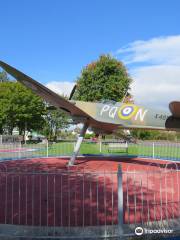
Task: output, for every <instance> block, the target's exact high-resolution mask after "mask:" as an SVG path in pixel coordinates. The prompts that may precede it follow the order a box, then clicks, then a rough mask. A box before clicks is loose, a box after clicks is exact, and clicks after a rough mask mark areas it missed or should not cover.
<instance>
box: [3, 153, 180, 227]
mask: <svg viewBox="0 0 180 240" xmlns="http://www.w3.org/2000/svg"><path fill="white" fill-rule="evenodd" d="M67 161H68V159H66V158H48V159H45V158H42V159H26V160H15V161H6V162H2V163H0V192H1V194H0V223H7V224H21V225H37V226H42V225H43V226H47V225H48V226H88V225H104V224H107V225H111V224H116V223H117V216H118V213H117V212H118V211H117V206H118V205H117V201H118V199H117V169H118V165H121V167H122V170H123V203H124V216H123V218H124V222H125V223H134V222H141V223H142V222H147V221H157V220H158V221H159V220H164V219H172V218H177V217H178V216H180V207H179V201H180V187H179V182H180V173H179V171H174V170H175V169H178V168H180V164H174V163H172V162H170V163H169V164H168V165H167V166H168V169H169V170H168V171H167V170H165V167H166V164H167V163H168V162H167V161H163V160H161V161H160V160H148V159H139V158H117V157H116V158H104V157H101V158H99V157H98V158H95V157H88V158H79V159H78V161H77V164H76V166H75V167H71V168H67V166H66V164H67Z"/></svg>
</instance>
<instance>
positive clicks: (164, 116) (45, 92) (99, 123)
mask: <svg viewBox="0 0 180 240" xmlns="http://www.w3.org/2000/svg"><path fill="white" fill-rule="evenodd" d="M0 67H2V68H3V69H4V70H5V71H6V72H7V73H9V74H10V75H12V76H13V77H14V78H15V79H16V80H17V81H19V82H20V83H22V84H23V85H25V86H26V87H27V88H29V89H31V90H32V91H33V92H35V93H36V94H37V95H39V96H41V97H42V98H43V99H44V100H45V101H47V102H48V103H50V104H52V105H53V106H55V107H56V108H57V109H62V110H64V111H65V112H67V113H69V114H70V115H71V117H72V119H73V121H74V122H75V123H82V124H83V127H82V130H81V133H80V135H79V137H78V140H77V143H76V145H75V148H74V152H73V155H72V157H71V159H70V160H69V166H71V165H73V164H74V162H75V159H76V156H77V155H78V152H79V149H80V145H81V143H82V141H83V138H84V135H85V133H86V130H87V128H88V127H91V129H92V130H93V131H94V132H96V133H106V134H108V133H112V132H115V131H116V130H117V129H119V128H122V129H133V128H136V129H137V128H140V129H158V130H174V131H178V130H179V129H180V102H171V103H170V104H169V109H170V112H171V113H170V112H168V111H167V112H165V111H161V110H157V109H150V108H146V107H143V106H138V105H135V104H125V103H121V102H83V101H73V100H71V97H72V95H73V92H74V90H75V89H73V90H72V94H71V97H70V99H69V100H66V99H64V98H63V97H61V96H59V95H58V94H56V93H55V92H53V91H51V90H50V89H48V88H46V87H45V86H43V85H42V84H40V83H39V82H36V81H35V80H33V79H32V78H30V77H28V76H27V75H25V74H24V73H22V72H20V71H18V70H17V69H15V68H13V67H11V66H10V65H8V64H6V63H4V62H2V61H0Z"/></svg>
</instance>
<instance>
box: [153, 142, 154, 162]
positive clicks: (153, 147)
mask: <svg viewBox="0 0 180 240" xmlns="http://www.w3.org/2000/svg"><path fill="white" fill-rule="evenodd" d="M153 158H154V142H153Z"/></svg>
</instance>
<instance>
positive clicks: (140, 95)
mask: <svg viewBox="0 0 180 240" xmlns="http://www.w3.org/2000/svg"><path fill="white" fill-rule="evenodd" d="M116 54H117V55H118V56H119V57H121V60H123V61H124V62H125V63H126V64H127V66H128V68H129V69H130V74H131V76H132V78H133V80H134V81H133V84H132V86H131V89H132V90H131V92H132V94H133V95H134V98H135V101H136V102H137V103H139V104H145V105H151V106H152V107H155V106H156V107H159V108H166V109H167V108H168V105H169V102H170V101H173V100H180V35H177V36H167V37H159V38H153V39H149V40H147V41H135V42H133V43H130V44H128V45H127V46H125V47H123V48H121V49H119V50H118V51H117V52H116ZM137 64H138V65H137Z"/></svg>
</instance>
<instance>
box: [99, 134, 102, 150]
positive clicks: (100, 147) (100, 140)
mask: <svg viewBox="0 0 180 240" xmlns="http://www.w3.org/2000/svg"><path fill="white" fill-rule="evenodd" d="M99 152H100V153H102V136H101V135H100V136H99Z"/></svg>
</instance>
